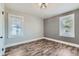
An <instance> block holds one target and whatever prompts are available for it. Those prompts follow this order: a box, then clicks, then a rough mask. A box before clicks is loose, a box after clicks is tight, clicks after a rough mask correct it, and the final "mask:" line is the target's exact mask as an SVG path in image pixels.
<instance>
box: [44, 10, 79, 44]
mask: <svg viewBox="0 0 79 59" xmlns="http://www.w3.org/2000/svg"><path fill="white" fill-rule="evenodd" d="M72 13H74V14H75V38H69V37H61V36H59V17H60V16H64V15H68V14H72ZM44 36H45V37H48V38H54V39H57V40H62V41H66V42H71V43H76V44H79V10H74V11H70V12H67V13H64V14H60V15H57V16H54V17H51V18H48V19H45V20H44Z"/></svg>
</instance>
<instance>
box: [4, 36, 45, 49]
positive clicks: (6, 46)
mask: <svg viewBox="0 0 79 59" xmlns="http://www.w3.org/2000/svg"><path fill="white" fill-rule="evenodd" d="M43 38H44V37H41V38H35V39H30V40H27V41H22V42H18V43H14V44H10V45H5V48H8V47H11V46H16V45H19V44H24V43H29V42H32V41H36V40H40V39H43Z"/></svg>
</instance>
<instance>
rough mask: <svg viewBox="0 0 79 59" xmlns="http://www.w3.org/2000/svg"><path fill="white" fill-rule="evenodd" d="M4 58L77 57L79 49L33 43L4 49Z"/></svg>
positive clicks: (59, 44) (40, 42) (56, 44)
mask: <svg viewBox="0 0 79 59" xmlns="http://www.w3.org/2000/svg"><path fill="white" fill-rule="evenodd" d="M5 55H6V56H78V55H79V48H76V47H72V46H68V45H65V44H61V43H57V42H53V41H49V40H46V39H42V40H37V41H33V42H30V43H26V44H21V45H17V46H13V47H9V48H6V53H5Z"/></svg>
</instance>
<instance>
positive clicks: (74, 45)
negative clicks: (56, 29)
mask: <svg viewBox="0 0 79 59" xmlns="http://www.w3.org/2000/svg"><path fill="white" fill-rule="evenodd" d="M42 39H47V40H51V41H54V42H58V43H62V44H66V45H70V46H73V47H77V48H79V45H78V44H75V43H70V42H65V41H61V40H56V39H52V38H47V37H41V38H35V39H31V40H27V41H23V42H19V43H14V44H10V45H5V48H8V47H11V46H15V45H19V44H24V43H29V42H32V41H36V40H42Z"/></svg>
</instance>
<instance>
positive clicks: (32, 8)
mask: <svg viewBox="0 0 79 59" xmlns="http://www.w3.org/2000/svg"><path fill="white" fill-rule="evenodd" d="M6 7H7V8H9V9H13V10H17V11H21V12H25V13H29V14H31V15H34V16H37V17H40V18H49V17H51V16H55V15H58V14H61V13H65V12H68V11H71V10H74V9H77V8H79V3H48V7H47V8H45V9H40V7H39V5H38V3H7V4H6Z"/></svg>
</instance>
